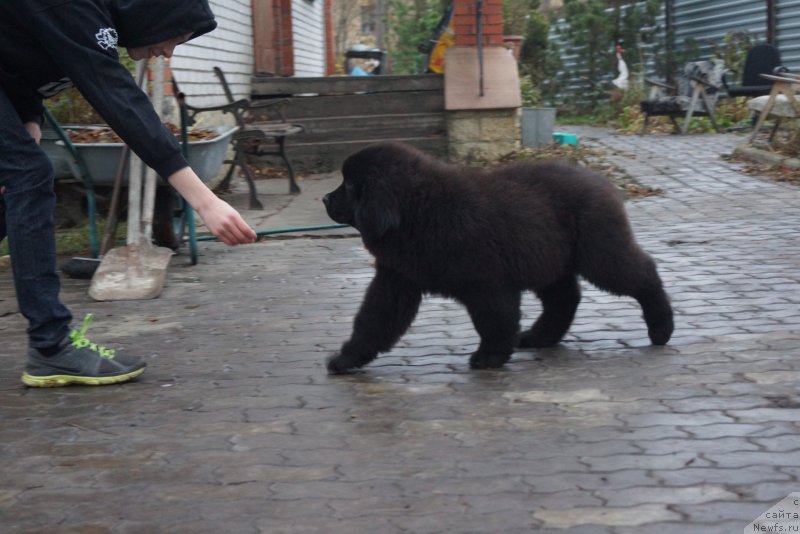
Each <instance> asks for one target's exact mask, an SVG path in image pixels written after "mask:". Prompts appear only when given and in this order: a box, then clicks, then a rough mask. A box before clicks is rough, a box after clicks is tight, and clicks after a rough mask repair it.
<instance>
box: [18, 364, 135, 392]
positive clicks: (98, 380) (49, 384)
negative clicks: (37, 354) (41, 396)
mask: <svg viewBox="0 0 800 534" xmlns="http://www.w3.org/2000/svg"><path fill="white" fill-rule="evenodd" d="M144 370H145V368H144V367H142V368H141V369H137V370H136V371H132V372H130V373H126V374H124V375H116V376H72V375H47V376H34V375H29V374H28V373H22V383H23V384H25V385H26V386H28V387H32V388H58V387H62V386H69V385H72V384H77V385H81V386H107V385H109V384H119V383H120V382H127V381H128V380H130V379H131V378H136V377H137V376H139V375H140V374H142V373H143V372H144Z"/></svg>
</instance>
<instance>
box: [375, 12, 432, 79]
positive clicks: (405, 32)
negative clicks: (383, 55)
mask: <svg viewBox="0 0 800 534" xmlns="http://www.w3.org/2000/svg"><path fill="white" fill-rule="evenodd" d="M444 5H445V1H443V0H411V1H409V0H389V22H388V24H387V27H388V28H389V32H390V35H389V43H388V46H387V48H388V51H389V54H390V56H391V58H392V71H393V72H394V73H395V74H416V73H419V72H425V71H426V69H427V55H425V54H423V53H420V50H419V47H420V45H423V44H426V43H428V42H429V41H430V39H431V34H432V33H433V30H434V29H435V28H436V25H437V23H438V22H439V20H440V19H441V18H442V14H443V13H444Z"/></svg>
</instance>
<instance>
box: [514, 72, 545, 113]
mask: <svg viewBox="0 0 800 534" xmlns="http://www.w3.org/2000/svg"><path fill="white" fill-rule="evenodd" d="M519 89H520V94H521V96H522V106H523V107H526V108H535V107H539V106H541V105H542V91H541V90H540V89H539V88H538V87H537V86H536V84H535V83H534V81H533V77H532V76H531V75H530V74H528V75H522V76H520V78H519Z"/></svg>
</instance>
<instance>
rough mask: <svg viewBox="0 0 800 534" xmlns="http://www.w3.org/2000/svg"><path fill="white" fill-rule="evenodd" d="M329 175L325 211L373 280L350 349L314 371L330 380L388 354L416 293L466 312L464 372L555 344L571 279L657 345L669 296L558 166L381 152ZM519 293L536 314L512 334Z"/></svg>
mask: <svg viewBox="0 0 800 534" xmlns="http://www.w3.org/2000/svg"><path fill="white" fill-rule="evenodd" d="M342 173H343V176H344V182H343V183H342V185H341V186H339V187H338V188H337V189H336V190H335V191H333V192H331V193H329V194H327V195H325V197H324V198H323V202H324V204H325V208H326V209H327V212H328V215H329V216H330V217H331V219H333V220H334V221H336V222H338V223H344V224H349V225H352V226H354V227H355V228H356V229H358V231H359V232H361V237H362V239H363V240H364V245H365V246H366V248H367V249H368V250H369V251H370V252H371V253H372V255H374V256H375V260H376V262H375V263H376V272H375V278H374V279H373V280H372V282H371V283H370V286H369V289H368V290H367V294H366V296H365V297H364V302H363V303H362V305H361V309H360V310H359V312H358V314H357V315H356V317H355V323H354V327H353V334H352V336H351V338H350V340H349V341H347V342H346V343H345V344H344V345H343V346H342V349H341V351H340V352H339V353H338V354H336V355H334V356H332V357H331V358H329V359H328V362H327V366H328V371H329V372H330V373H332V374H340V373H347V372H348V371H350V370H353V369H355V368H358V367H362V366H364V365H366V364H368V363H369V362H371V361H372V360H374V359H375V358H376V357H377V356H378V353H380V352H386V351H388V350H389V349H391V348H392V346H393V345H394V344H395V343H396V342H397V341H398V340H399V339H400V337H401V336H402V335H403V334H404V333H405V331H406V330H407V329H408V327H409V326H410V325H411V322H412V320H413V319H414V316H415V315H416V313H417V309H418V307H419V304H420V301H421V299H422V295H423V294H425V293H432V294H438V295H443V296H446V297H451V298H454V299H456V300H457V301H459V302H461V303H463V304H464V306H466V308H467V311H468V312H469V315H470V317H471V318H472V322H473V324H474V325H475V329H476V330H477V332H478V334H479V335H480V338H481V341H480V345H479V346H478V350H477V351H475V352H474V353H473V354H472V357H471V358H470V366H471V367H472V368H474V369H485V368H494V367H500V366H501V365H503V364H504V363H506V362H507V361H508V360H509V358H510V357H511V354H512V353H513V352H514V348H515V347H518V348H540V347H550V346H553V345H556V344H557V343H558V342H559V341H561V339H562V338H563V337H564V334H566V332H567V330H568V329H569V327H570V324H571V323H572V319H573V317H574V315H575V310H576V309H577V307H578V303H579V301H580V299H581V294H580V287H579V284H578V277H579V276H580V277H583V278H584V279H586V280H588V281H589V282H591V283H592V284H594V285H595V286H597V287H598V288H600V289H603V290H605V291H608V292H610V293H613V294H616V295H628V296H631V297H633V298H635V299H636V300H637V301H638V302H639V304H640V305H641V307H642V311H643V312H644V320H645V322H646V323H647V332H648V335H649V336H650V341H651V342H652V343H653V344H654V345H664V344H665V343H667V341H669V338H670V336H671V335H672V330H673V323H672V308H671V306H670V303H669V298H668V297H667V294H666V293H665V292H664V289H663V288H662V285H661V279H660V278H659V276H658V273H657V271H656V266H655V264H654V262H653V260H652V259H651V258H650V256H648V255H647V254H646V253H645V252H644V251H643V250H642V249H641V248H639V246H638V245H637V244H636V241H635V239H634V236H633V232H632V230H631V227H630V225H629V223H628V219H627V216H626V214H625V208H624V206H623V200H622V196H621V194H620V193H619V191H618V190H617V189H616V187H614V185H612V184H611V183H610V182H609V180H608V179H606V178H605V177H603V176H600V175H598V174H595V173H593V172H590V171H589V170H586V169H584V168H580V167H576V166H573V165H570V164H567V163H563V162H546V163H515V164H510V165H506V166H501V167H495V168H489V169H473V168H468V167H462V166H456V165H451V164H446V163H443V162H440V161H437V160H435V159H433V158H432V157H430V156H428V155H426V154H424V153H422V152H420V151H418V150H416V149H414V148H412V147H410V146H407V145H404V144H400V143H393V142H386V143H378V144H375V145H371V146H368V147H367V148H364V149H362V150H360V151H358V152H356V153H355V154H353V155H351V156H350V157H349V158H348V159H347V160H346V161H345V162H344V165H343V167H342ZM525 290H529V291H533V292H534V293H535V294H536V296H538V297H539V299H541V302H542V313H541V316H540V317H539V318H538V319H537V320H536V322H535V323H534V324H533V326H532V327H531V328H530V329H529V330H525V331H523V332H520V331H519V321H520V298H521V293H522V291H525Z"/></svg>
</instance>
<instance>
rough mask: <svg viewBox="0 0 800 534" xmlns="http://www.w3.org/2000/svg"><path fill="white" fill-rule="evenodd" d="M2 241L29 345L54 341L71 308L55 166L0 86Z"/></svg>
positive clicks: (65, 326)
mask: <svg viewBox="0 0 800 534" xmlns="http://www.w3.org/2000/svg"><path fill="white" fill-rule="evenodd" d="M3 187H5V192H4V193H3V194H2V195H0V241H2V240H3V238H5V237H8V247H9V251H10V254H11V269H12V272H13V276H14V288H15V289H16V292H17V302H18V303H19V309H20V311H21V312H22V315H24V316H25V318H26V319H28V339H29V344H30V346H31V347H36V348H43V347H50V346H53V345H55V344H57V343H58V342H60V341H61V340H62V339H63V338H64V337H65V336H66V335H67V334H68V333H69V326H70V323H71V321H72V314H71V313H70V311H69V309H67V307H66V306H64V305H63V304H62V303H61V301H60V300H59V298H58V294H59V291H60V290H61V281H60V280H59V278H58V273H57V272H56V243H55V224H54V222H53V211H54V209H55V203H56V196H55V193H54V192H53V166H52V164H51V163H50V159H49V158H48V157H47V155H46V154H45V153H44V151H42V149H41V148H40V147H39V145H37V144H36V142H35V141H34V140H33V138H32V137H31V136H30V135H29V134H28V132H27V131H26V130H25V126H24V125H23V123H22V121H21V120H20V117H19V115H17V112H16V111H15V110H14V107H13V106H12V105H11V102H10V101H9V99H8V97H7V96H6V94H5V91H4V90H3V88H2V87H0V189H2V188H3Z"/></svg>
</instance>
